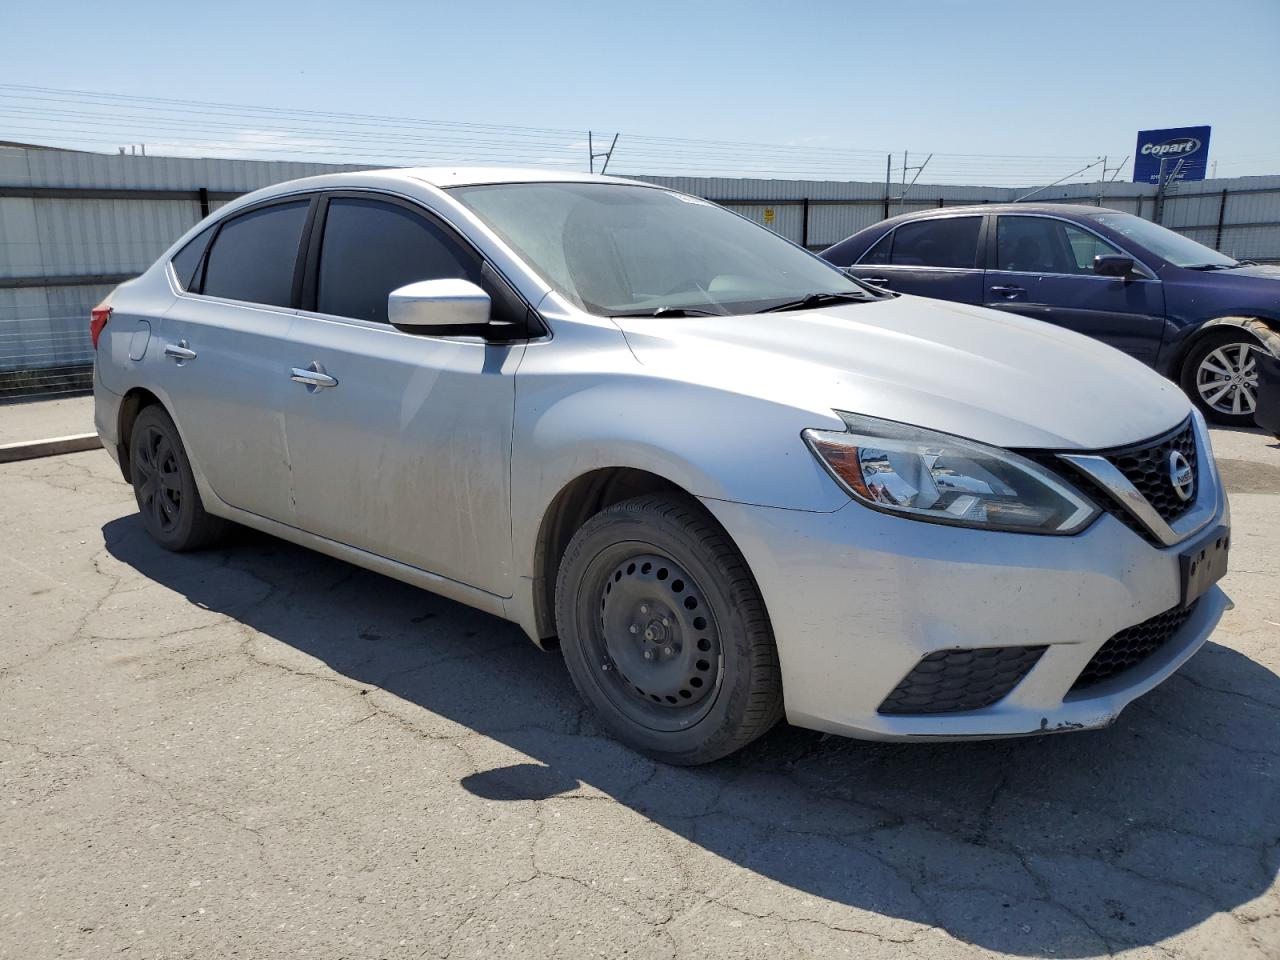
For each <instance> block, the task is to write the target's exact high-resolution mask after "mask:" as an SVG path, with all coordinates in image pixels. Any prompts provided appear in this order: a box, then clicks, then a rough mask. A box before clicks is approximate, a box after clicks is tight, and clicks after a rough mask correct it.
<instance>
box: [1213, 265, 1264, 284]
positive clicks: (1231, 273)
mask: <svg viewBox="0 0 1280 960" xmlns="http://www.w3.org/2000/svg"><path fill="white" fill-rule="evenodd" d="M1214 273H1219V274H1221V275H1222V276H1224V277H1258V278H1261V279H1263V280H1280V266H1276V265H1275V264H1271V263H1248V264H1245V265H1244V266H1243V267H1236V268H1234V269H1232V270H1221V271H1218V270H1215V271H1214Z"/></svg>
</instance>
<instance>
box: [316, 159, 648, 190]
mask: <svg viewBox="0 0 1280 960" xmlns="http://www.w3.org/2000/svg"><path fill="white" fill-rule="evenodd" d="M370 175H376V176H377V177H378V178H379V179H380V180H382V181H383V182H386V181H387V180H417V181H419V182H421V183H427V184H430V185H431V186H433V187H440V188H442V189H443V188H446V187H469V186H475V185H477V184H489V183H626V184H635V185H636V186H643V187H647V186H652V184H647V183H641V182H640V181H638V180H627V179H625V178H623V177H606V176H601V175H600V174H593V173H579V172H578V171H575V170H540V169H537V168H533V167H480V166H465V165H462V166H453V167H391V168H375V169H369V170H353V171H350V172H348V173H336V174H328V175H326V177H325V179H326V180H330V181H334V182H337V181H341V180H343V179H349V180H352V181H356V180H364V179H365V178H367V177H368V176H370Z"/></svg>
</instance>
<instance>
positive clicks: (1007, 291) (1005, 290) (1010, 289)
mask: <svg viewBox="0 0 1280 960" xmlns="http://www.w3.org/2000/svg"><path fill="white" fill-rule="evenodd" d="M991 292H992V293H998V294H1001V295H1002V296H1005V297H1016V296H1017V295H1018V294H1020V293H1026V292H1027V289H1026V287H1014V286H1000V287H992V288H991Z"/></svg>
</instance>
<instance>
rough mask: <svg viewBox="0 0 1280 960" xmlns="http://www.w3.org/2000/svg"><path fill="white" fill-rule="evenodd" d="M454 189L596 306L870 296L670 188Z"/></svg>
mask: <svg viewBox="0 0 1280 960" xmlns="http://www.w3.org/2000/svg"><path fill="white" fill-rule="evenodd" d="M449 193H450V195H452V196H453V197H454V199H456V200H458V201H460V202H461V203H462V204H463V205H464V206H466V207H467V208H469V209H470V210H471V211H472V212H473V213H475V214H476V216H478V217H479V218H480V219H481V220H483V221H484V222H485V223H486V224H487V225H488V226H489V227H490V228H491V229H492V230H493V231H494V232H495V233H497V234H498V235H499V236H500V237H501V238H502V239H503V240H504V241H506V243H507V244H508V245H509V246H511V247H512V249H514V250H515V251H516V252H517V253H518V254H519V255H520V256H521V257H522V258H524V260H525V261H526V262H527V263H528V264H529V266H530V267H532V268H533V269H534V270H535V271H537V272H538V273H539V274H540V275H541V276H542V278H543V279H544V280H546V282H547V283H548V284H550V285H551V286H552V287H553V288H554V289H555V290H556V291H558V292H559V293H561V294H562V295H564V296H565V297H566V298H568V299H569V300H570V301H571V302H573V303H574V304H576V305H577V306H579V307H581V308H582V309H584V310H587V311H589V312H591V313H595V314H598V315H601V316H618V315H621V314H629V315H637V314H654V315H662V314H667V315H679V314H685V315H702V314H730V313H733V314H739V313H753V312H756V311H759V310H762V309H769V308H771V307H773V308H776V307H778V306H780V305H787V304H789V303H793V302H796V301H803V302H804V305H808V304H810V303H813V304H815V305H816V304H817V303H818V302H822V301H826V300H829V299H831V297H836V298H842V297H848V298H850V299H854V298H858V299H863V298H865V299H872V298H873V297H874V295H873V294H871V293H869V292H868V291H867V290H866V289H865V288H863V287H862V286H860V285H859V284H856V283H854V282H853V281H852V280H850V279H849V278H848V277H846V276H845V275H844V274H843V273H842V272H841V271H840V270H839V269H837V268H835V267H833V266H831V265H830V264H828V263H826V262H825V261H823V260H820V259H818V258H817V257H815V256H813V255H812V254H809V253H806V252H805V251H804V250H801V249H800V248H798V247H796V246H794V245H793V244H791V243H789V242H787V241H786V240H784V239H782V238H781V237H779V236H777V235H776V234H774V233H772V232H770V231H769V230H766V229H764V228H763V227H760V226H757V225H756V224H753V223H751V222H749V221H747V220H744V219H743V218H741V217H739V216H736V215H735V214H732V213H730V212H729V211H727V210H725V209H723V208H722V207H718V206H716V205H715V204H713V203H709V202H707V201H706V200H699V199H697V198H696V197H688V196H684V195H683V194H677V193H672V192H671V191H669V190H662V189H656V188H653V187H641V186H630V185H626V184H607V183H554V182H553V183H501V184H485V185H482V186H474V187H453V188H450V190H449ZM810 298H815V299H810Z"/></svg>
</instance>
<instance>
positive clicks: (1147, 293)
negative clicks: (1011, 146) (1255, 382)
mask: <svg viewBox="0 0 1280 960" xmlns="http://www.w3.org/2000/svg"><path fill="white" fill-rule="evenodd" d="M1105 254H1121V251H1120V250H1118V249H1116V247H1114V246H1113V245H1112V244H1110V243H1109V242H1107V241H1106V240H1103V239H1102V238H1101V237H1099V236H1098V235H1097V234H1095V233H1092V232H1091V231H1088V230H1085V229H1084V228H1083V227H1080V226H1077V225H1076V224H1073V223H1069V222H1067V221H1065V220H1059V219H1056V218H1053V217H1038V216H1031V215H1025V214H1016V215H1001V216H1000V217H998V218H997V222H996V231H995V244H994V251H993V257H992V260H991V265H992V267H993V268H994V269H990V270H988V271H987V274H986V283H985V292H986V301H985V305H986V306H988V307H991V308H992V309H995V310H1002V311H1006V312H1009V313H1018V314H1021V315H1023V316H1026V317H1032V318H1034V319H1036V320H1043V321H1045V322H1047V323H1052V324H1055V325H1056V326H1060V327H1066V328H1067V329H1069V330H1074V331H1076V332H1077V333H1083V334H1084V335H1085V336H1088V337H1094V338H1095V339H1097V340H1101V341H1102V342H1103V343H1108V344H1110V345H1111V346H1113V347H1115V348H1116V349H1118V350H1123V351H1124V352H1125V353H1127V354H1129V355H1130V356H1133V357H1136V358H1137V359H1139V360H1141V361H1142V362H1143V363H1145V364H1147V365H1149V366H1154V364H1155V362H1156V356H1157V355H1158V354H1159V352H1160V343H1161V340H1162V338H1163V336H1164V325H1165V324H1164V290H1163V287H1162V285H1161V283H1160V281H1159V280H1156V279H1154V278H1149V277H1147V276H1146V275H1145V274H1144V275H1140V276H1137V275H1135V276H1132V277H1128V278H1120V277H1108V276H1099V275H1098V274H1095V273H1094V272H1093V258H1094V257H1095V256H1098V255H1105ZM1139 269H1141V268H1139Z"/></svg>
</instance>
